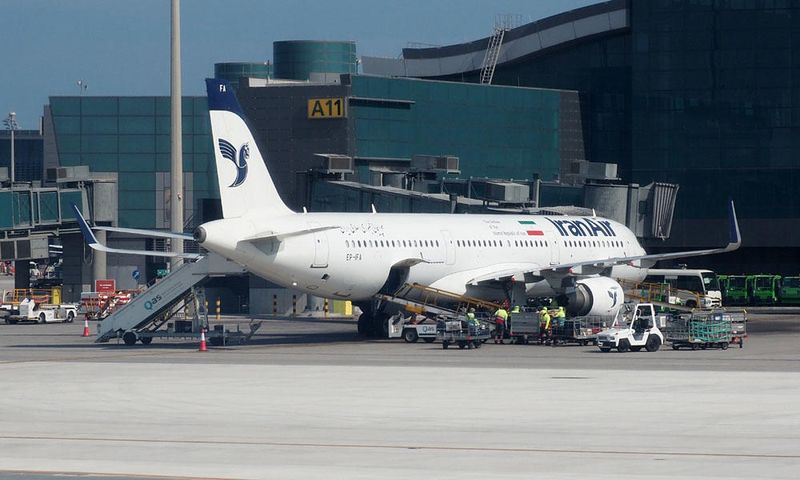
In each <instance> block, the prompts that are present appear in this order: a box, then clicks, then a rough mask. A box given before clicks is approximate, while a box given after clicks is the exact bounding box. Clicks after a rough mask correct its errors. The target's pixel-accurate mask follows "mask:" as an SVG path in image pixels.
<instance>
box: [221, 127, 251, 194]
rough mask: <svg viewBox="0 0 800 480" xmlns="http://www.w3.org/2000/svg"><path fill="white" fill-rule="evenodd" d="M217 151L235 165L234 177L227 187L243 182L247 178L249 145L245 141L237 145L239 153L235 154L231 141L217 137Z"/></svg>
mask: <svg viewBox="0 0 800 480" xmlns="http://www.w3.org/2000/svg"><path fill="white" fill-rule="evenodd" d="M219 152H220V153H221V154H222V157H223V158H227V159H228V160H230V161H231V162H233V165H234V166H235V167H236V179H235V180H234V181H233V183H231V184H230V185H228V186H229V187H238V186H239V185H241V184H243V183H244V180H245V178H247V159H248V158H249V157H250V145H249V144H247V143H245V144H244V145H242V146H241V147H239V155H238V156H237V155H236V149H235V148H233V145H231V142H229V141H227V140H223V139H221V138H220V139H219Z"/></svg>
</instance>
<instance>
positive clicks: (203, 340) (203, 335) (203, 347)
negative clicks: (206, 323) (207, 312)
mask: <svg viewBox="0 0 800 480" xmlns="http://www.w3.org/2000/svg"><path fill="white" fill-rule="evenodd" d="M200 351H201V352H207V351H208V347H206V329H205V328H201V329H200Z"/></svg>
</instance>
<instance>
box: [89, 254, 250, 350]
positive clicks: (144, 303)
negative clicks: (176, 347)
mask: <svg viewBox="0 0 800 480" xmlns="http://www.w3.org/2000/svg"><path fill="white" fill-rule="evenodd" d="M241 273H243V270H242V268H241V267H239V266H238V265H236V264H233V263H231V262H228V261H226V260H225V259H223V258H221V257H219V256H217V255H207V256H204V257H200V259H198V260H197V261H196V262H192V263H184V264H183V265H181V266H180V268H178V269H177V270H175V271H174V272H172V273H170V274H169V275H167V276H166V277H164V278H163V279H161V280H160V281H158V282H157V283H155V284H153V285H152V286H150V287H149V288H148V289H147V290H145V291H144V292H141V293H139V294H138V295H136V296H135V297H134V298H133V299H131V301H130V302H128V303H127V304H126V305H124V306H123V307H122V308H120V309H118V310H116V311H115V312H114V313H113V314H111V315H110V316H108V317H107V318H105V319H104V320H102V321H101V322H100V323H98V325H97V339H96V340H95V342H96V343H102V342H108V341H109V340H110V339H112V338H123V336H124V335H125V333H127V332H134V333H135V334H138V333H139V332H146V333H152V332H155V331H156V330H158V329H159V328H160V327H161V326H162V325H164V324H165V323H166V322H167V321H168V320H170V319H171V318H173V317H175V316H176V315H178V316H180V315H182V314H183V315H184V316H185V317H187V318H188V317H189V315H188V314H187V313H186V312H187V311H188V310H191V311H192V318H194V319H198V318H206V317H207V313H206V312H205V309H206V305H205V301H204V299H205V297H204V294H203V291H202V289H201V288H199V284H200V283H201V282H203V281H204V280H206V279H207V278H209V277H210V276H212V275H226V274H241ZM203 326H205V325H203ZM133 338H134V340H135V338H136V335H135V336H134V337H133ZM126 343H127V342H126Z"/></svg>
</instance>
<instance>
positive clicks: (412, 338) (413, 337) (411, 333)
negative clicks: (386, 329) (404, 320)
mask: <svg viewBox="0 0 800 480" xmlns="http://www.w3.org/2000/svg"><path fill="white" fill-rule="evenodd" d="M403 340H405V341H406V342H407V343H417V340H419V335H418V334H417V331H416V330H414V329H413V328H407V329H406V330H405V331H404V332H403Z"/></svg>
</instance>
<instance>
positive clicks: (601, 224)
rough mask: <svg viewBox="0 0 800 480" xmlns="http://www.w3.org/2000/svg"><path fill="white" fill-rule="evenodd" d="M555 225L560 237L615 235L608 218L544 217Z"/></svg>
mask: <svg viewBox="0 0 800 480" xmlns="http://www.w3.org/2000/svg"><path fill="white" fill-rule="evenodd" d="M545 218H546V219H547V221H548V222H550V223H552V224H553V226H555V227H556V230H558V233H560V234H561V236H562V237H599V236H605V237H616V236H617V234H616V232H614V229H613V228H611V222H609V221H608V220H592V219H591V218H585V217H584V218H575V219H571V220H553V219H552V218H549V217H545Z"/></svg>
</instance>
